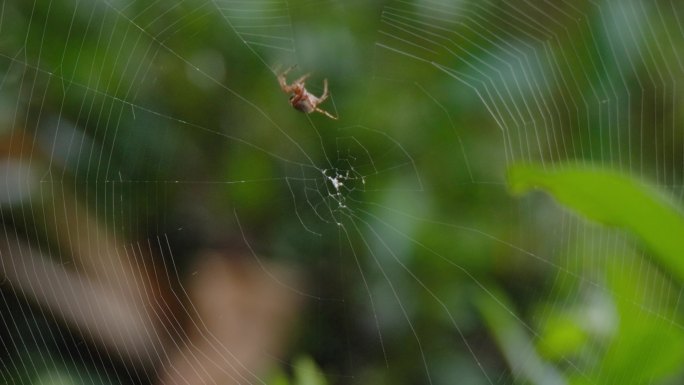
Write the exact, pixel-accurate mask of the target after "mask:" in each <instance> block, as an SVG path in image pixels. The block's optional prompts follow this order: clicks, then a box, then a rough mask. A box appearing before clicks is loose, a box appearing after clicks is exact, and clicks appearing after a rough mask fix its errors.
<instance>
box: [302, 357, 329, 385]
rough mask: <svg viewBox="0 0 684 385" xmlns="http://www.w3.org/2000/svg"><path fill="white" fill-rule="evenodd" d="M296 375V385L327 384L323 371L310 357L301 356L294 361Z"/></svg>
mask: <svg viewBox="0 0 684 385" xmlns="http://www.w3.org/2000/svg"><path fill="white" fill-rule="evenodd" d="M294 377H295V382H294V383H295V384H296V385H326V384H327V383H328V382H327V381H326V380H325V376H324V375H323V372H321V370H320V369H319V368H318V366H316V363H315V362H314V361H313V360H312V359H311V358H309V357H300V358H298V359H297V360H296V361H295V363H294Z"/></svg>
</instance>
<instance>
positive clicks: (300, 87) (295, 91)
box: [278, 66, 337, 120]
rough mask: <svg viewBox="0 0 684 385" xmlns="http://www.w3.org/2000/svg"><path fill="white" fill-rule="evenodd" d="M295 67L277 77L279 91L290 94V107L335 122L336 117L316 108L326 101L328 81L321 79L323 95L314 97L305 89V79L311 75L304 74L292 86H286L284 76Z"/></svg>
mask: <svg viewBox="0 0 684 385" xmlns="http://www.w3.org/2000/svg"><path fill="white" fill-rule="evenodd" d="M295 67H296V66H292V67H290V68H288V69H287V70H285V72H283V73H281V74H280V75H278V83H279V84H280V89H281V90H283V92H285V93H288V94H290V104H291V105H292V107H293V108H294V109H296V110H299V111H302V112H304V113H307V114H310V113H312V112H318V113H321V114H323V115H325V116H327V117H329V118H330V119H335V120H337V117H336V116H332V115H330V113H329V112H327V111H324V110H322V109H320V108H318V105H319V104H321V103H323V102H324V101H325V100H326V99H328V79H323V94H322V95H321V96H314V95H313V94H311V93H310V92H309V91H307V90H306V87H305V83H306V79H307V78H308V77H309V76H311V74H306V75H304V76H302V77H300V78H299V79H297V80H295V81H294V82H293V83H292V84H287V79H286V76H287V74H288V73H290V71H292V69H293V68H295Z"/></svg>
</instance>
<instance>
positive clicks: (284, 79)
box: [278, 64, 297, 93]
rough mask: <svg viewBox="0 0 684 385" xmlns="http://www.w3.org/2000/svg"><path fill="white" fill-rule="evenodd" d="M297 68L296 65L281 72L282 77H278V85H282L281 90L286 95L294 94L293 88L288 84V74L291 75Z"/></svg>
mask: <svg viewBox="0 0 684 385" xmlns="http://www.w3.org/2000/svg"><path fill="white" fill-rule="evenodd" d="M295 67H297V65H296V64H295V65H293V66H292V67H290V68H288V69H286V70H285V71H283V72H281V73H280V75H278V84H280V89H281V90H283V92H285V93H291V92H292V86H290V85H288V84H287V74H289V73H290V71H292V70H293V69H294V68H295ZM293 84H294V83H293Z"/></svg>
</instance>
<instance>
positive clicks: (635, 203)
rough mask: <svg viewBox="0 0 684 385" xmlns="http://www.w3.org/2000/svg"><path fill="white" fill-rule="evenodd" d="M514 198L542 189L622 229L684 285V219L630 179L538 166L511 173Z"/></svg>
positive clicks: (587, 169) (516, 168)
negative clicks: (646, 248)
mask: <svg viewBox="0 0 684 385" xmlns="http://www.w3.org/2000/svg"><path fill="white" fill-rule="evenodd" d="M508 177H509V184H510V188H511V190H512V192H513V193H516V194H523V193H525V192H528V191H530V190H532V189H541V190H544V191H546V192H548V193H549V194H551V195H552V196H553V197H554V198H556V199H557V200H558V201H559V202H560V203H562V204H563V205H565V206H567V207H569V208H571V209H573V210H575V211H577V212H579V213H581V214H583V215H585V216H586V217H588V218H590V219H592V220H595V221H598V222H600V223H603V224H606V225H611V226H617V227H620V228H623V229H625V230H627V231H629V232H631V233H632V234H634V235H635V236H637V237H639V238H640V239H641V240H642V242H643V243H644V244H645V245H646V246H647V247H648V248H649V249H650V250H651V251H652V252H653V254H654V255H653V257H654V258H656V260H657V261H658V262H659V263H660V264H661V265H662V266H663V267H664V268H666V269H667V270H668V271H669V272H670V273H672V274H673V275H674V276H675V277H677V278H678V279H679V280H680V281H681V282H684V217H683V216H682V214H681V212H680V211H679V209H678V208H676V207H674V206H673V205H672V204H671V203H669V202H668V201H667V200H666V199H665V198H663V196H662V195H661V194H659V193H658V192H656V191H655V190H653V189H652V188H650V187H648V186H646V185H645V184H644V183H642V182H640V181H638V180H636V179H633V178H631V177H628V176H625V175H622V174H619V173H617V172H613V171H606V170H600V169H596V168H591V167H582V166H568V167H558V168H556V169H554V170H545V169H544V168H542V167H541V166H538V165H517V166H513V167H511V168H510V169H509V174H508Z"/></svg>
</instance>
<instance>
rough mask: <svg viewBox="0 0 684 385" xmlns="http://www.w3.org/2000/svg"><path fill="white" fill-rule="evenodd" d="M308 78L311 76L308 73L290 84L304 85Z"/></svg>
mask: <svg viewBox="0 0 684 385" xmlns="http://www.w3.org/2000/svg"><path fill="white" fill-rule="evenodd" d="M309 76H311V74H310V73H309V74H305V75H304V76H302V77H301V78H299V79H297V80H295V81H294V82H292V84H301V85H304V82H305V81H306V79H308V78H309Z"/></svg>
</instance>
